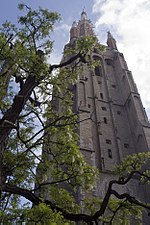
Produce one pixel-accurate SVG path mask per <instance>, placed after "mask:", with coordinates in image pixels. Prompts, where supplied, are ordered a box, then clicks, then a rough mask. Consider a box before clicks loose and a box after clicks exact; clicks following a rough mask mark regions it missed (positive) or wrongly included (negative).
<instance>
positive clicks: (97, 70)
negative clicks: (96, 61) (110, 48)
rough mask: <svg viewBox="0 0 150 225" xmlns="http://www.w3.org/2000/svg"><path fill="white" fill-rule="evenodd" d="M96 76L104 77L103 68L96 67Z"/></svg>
mask: <svg viewBox="0 0 150 225" xmlns="http://www.w3.org/2000/svg"><path fill="white" fill-rule="evenodd" d="M95 75H96V76H102V68H101V67H100V66H96V67H95Z"/></svg>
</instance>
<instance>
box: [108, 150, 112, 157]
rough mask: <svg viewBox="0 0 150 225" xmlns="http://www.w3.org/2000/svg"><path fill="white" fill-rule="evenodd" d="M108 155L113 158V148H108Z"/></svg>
mask: <svg viewBox="0 0 150 225" xmlns="http://www.w3.org/2000/svg"><path fill="white" fill-rule="evenodd" d="M108 157H109V158H111V159H112V151H111V149H108Z"/></svg>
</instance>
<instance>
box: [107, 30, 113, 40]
mask: <svg viewBox="0 0 150 225" xmlns="http://www.w3.org/2000/svg"><path fill="white" fill-rule="evenodd" d="M107 37H108V38H113V39H114V37H113V36H112V34H111V33H110V31H108V32H107Z"/></svg>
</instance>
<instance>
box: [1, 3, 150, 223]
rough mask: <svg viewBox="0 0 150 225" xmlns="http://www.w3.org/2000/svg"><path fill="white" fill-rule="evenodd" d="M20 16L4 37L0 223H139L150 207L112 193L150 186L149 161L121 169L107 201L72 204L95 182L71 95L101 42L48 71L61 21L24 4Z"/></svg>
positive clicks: (89, 41) (89, 42) (85, 43)
mask: <svg viewBox="0 0 150 225" xmlns="http://www.w3.org/2000/svg"><path fill="white" fill-rule="evenodd" d="M19 9H20V10H26V11H27V12H26V14H25V15H23V16H21V17H20V18H19V20H18V23H19V26H18V27H16V26H15V25H12V24H11V23H9V22H7V21H6V22H5V23H4V24H3V25H2V27H1V33H0V53H1V54H0V63H1V71H0V87H1V97H0V109H1V119H0V165H1V167H0V191H1V208H2V210H1V212H0V218H1V223H2V224H6V223H7V224H11V223H12V221H15V222H23V221H25V222H26V224H72V223H73V224H74V222H76V221H82V223H85V224H93V223H94V222H95V223H96V224H98V221H101V222H102V223H103V224H107V223H108V224H112V223H113V224H117V223H116V222H115V221H116V220H117V221H120V224H121V223H122V221H129V219H130V218H129V217H128V216H127V217H126V216H125V215H126V214H130V215H131V216H132V214H136V213H138V216H139V217H140V216H141V211H142V209H143V208H144V209H146V210H150V206H149V205H147V204H146V203H143V202H141V201H139V200H137V199H135V198H134V197H133V196H130V195H129V194H127V193H124V194H119V193H118V192H117V191H116V190H114V189H113V185H114V184H118V185H125V184H126V183H127V182H129V181H130V180H131V179H132V178H133V177H134V176H135V175H136V176H137V177H138V179H139V181H140V182H143V183H147V182H149V180H150V173H149V171H148V170H146V171H144V170H143V165H144V164H145V163H146V162H147V160H148V159H149V158H150V154H149V153H140V154H138V155H133V156H129V157H128V158H127V159H126V160H125V161H124V162H123V163H122V164H121V165H120V166H119V167H117V169H116V173H117V174H118V177H119V178H118V179H117V180H113V181H111V182H110V183H109V187H108V190H107V192H106V195H105V197H104V199H95V198H91V199H87V200H85V202H84V203H83V205H82V207H81V206H80V204H78V202H77V201H76V198H75V197H74V194H75V193H77V192H78V191H79V189H80V191H85V190H86V191H87V192H88V191H89V193H90V192H91V190H92V188H93V187H94V185H95V182H96V177H97V174H98V171H97V169H96V168H94V167H92V166H90V165H88V163H86V162H85V160H84V158H83V156H82V155H81V153H80V151H79V147H78V135H77V132H75V130H76V129H78V123H80V122H82V121H78V117H77V115H76V114H75V113H74V112H73V110H72V105H73V101H72V97H73V90H72V88H73V86H74V85H75V83H76V82H77V74H78V73H80V72H81V70H82V64H87V66H90V67H91V69H92V68H93V67H94V66H96V64H95V62H93V63H92V62H91V61H89V56H90V53H91V51H92V49H93V48H94V47H95V45H97V41H96V38H94V37H85V38H83V39H80V40H78V41H77V42H76V43H75V46H74V48H68V49H67V50H66V51H65V53H64V55H65V59H64V61H63V62H61V63H60V64H58V65H49V64H48V63H47V57H49V54H50V53H51V51H52V44H53V42H52V40H51V39H50V34H51V32H52V31H53V27H54V24H55V23H56V22H57V21H58V20H59V19H60V15H59V14H58V13H56V12H49V11H48V10H43V9H42V8H39V9H38V10H37V11H35V10H32V9H31V8H29V7H28V6H26V5H24V4H20V5H19ZM70 54H71V55H73V56H71V57H70ZM75 68H76V70H75ZM77 68H78V69H77ZM53 87H55V88H54V90H53ZM56 102H59V104H60V105H61V107H62V110H61V112H60V111H59V112H58V110H57V109H56V108H57V106H56V104H55V103H56ZM37 165H38V167H37ZM36 168H37V170H38V171H39V172H38V173H36V171H35V169H36ZM34 183H36V186H35V187H34ZM64 184H65V186H67V189H66V188H64V186H63V185H64ZM45 193H47V195H49V196H50V197H49V198H47V195H46V194H45ZM112 196H115V197H116V198H111V197H112ZM22 197H24V198H26V199H27V200H28V202H24V200H23V199H22ZM32 205H33V206H34V207H32ZM81 208H82V210H83V209H84V213H81ZM122 224H123V223H122Z"/></svg>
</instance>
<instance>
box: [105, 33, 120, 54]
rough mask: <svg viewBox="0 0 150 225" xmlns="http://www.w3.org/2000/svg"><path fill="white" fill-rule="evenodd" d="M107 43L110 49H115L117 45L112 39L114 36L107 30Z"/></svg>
mask: <svg viewBox="0 0 150 225" xmlns="http://www.w3.org/2000/svg"><path fill="white" fill-rule="evenodd" d="M107 35H108V36H107V45H108V46H109V47H110V49H115V50H118V49H117V45H116V40H115V39H114V37H113V36H112V34H111V33H110V31H108V32H107Z"/></svg>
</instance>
